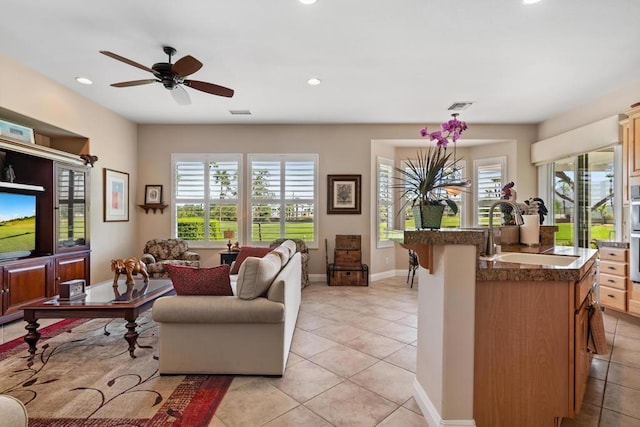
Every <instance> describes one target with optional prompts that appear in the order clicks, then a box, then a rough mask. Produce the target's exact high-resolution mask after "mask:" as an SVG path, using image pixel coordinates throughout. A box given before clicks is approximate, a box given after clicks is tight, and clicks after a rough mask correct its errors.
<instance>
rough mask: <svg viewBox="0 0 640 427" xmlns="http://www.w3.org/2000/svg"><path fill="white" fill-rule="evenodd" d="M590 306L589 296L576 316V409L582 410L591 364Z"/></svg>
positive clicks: (577, 410)
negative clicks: (589, 345)
mask: <svg viewBox="0 0 640 427" xmlns="http://www.w3.org/2000/svg"><path fill="white" fill-rule="evenodd" d="M588 306H589V302H588V298H587V299H585V301H584V303H583V304H582V306H581V307H580V309H579V310H578V312H577V313H576V316H575V328H576V330H575V348H574V351H575V369H576V371H575V411H576V414H577V413H578V412H580V407H581V406H582V399H583V398H584V392H585V389H586V388H587V379H588V377H589V367H590V366H591V353H589V351H588V350H587V340H588V334H589V310H588V309H587V307H588Z"/></svg>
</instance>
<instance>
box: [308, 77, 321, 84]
mask: <svg viewBox="0 0 640 427" xmlns="http://www.w3.org/2000/svg"><path fill="white" fill-rule="evenodd" d="M307 83H308V84H310V85H311V86H318V85H319V84H320V83H322V80H320V79H319V78H317V77H311V78H310V79H309V80H307Z"/></svg>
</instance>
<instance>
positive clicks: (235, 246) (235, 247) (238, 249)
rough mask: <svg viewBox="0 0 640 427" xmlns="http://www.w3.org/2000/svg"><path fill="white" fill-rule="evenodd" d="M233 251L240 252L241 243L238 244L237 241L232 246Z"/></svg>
mask: <svg viewBox="0 0 640 427" xmlns="http://www.w3.org/2000/svg"><path fill="white" fill-rule="evenodd" d="M231 251H232V252H240V242H238V241H237V240H236V241H235V242H234V243H233V245H231Z"/></svg>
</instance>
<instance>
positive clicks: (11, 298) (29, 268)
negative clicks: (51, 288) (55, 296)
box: [2, 258, 52, 315]
mask: <svg viewBox="0 0 640 427" xmlns="http://www.w3.org/2000/svg"><path fill="white" fill-rule="evenodd" d="M51 277H52V269H51V259H50V258H44V259H43V258H40V259H37V260H34V261H26V262H25V261H22V262H20V263H17V264H7V265H5V266H4V268H3V272H2V281H3V282H4V289H5V294H4V297H5V301H6V305H5V309H4V312H3V313H2V314H3V315H6V314H11V313H15V312H16V311H19V310H20V309H21V308H22V307H24V306H25V305H28V304H33V303H36V302H40V301H43V300H45V299H46V298H47V283H50V281H51Z"/></svg>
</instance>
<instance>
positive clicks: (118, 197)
mask: <svg viewBox="0 0 640 427" xmlns="http://www.w3.org/2000/svg"><path fill="white" fill-rule="evenodd" d="M103 192H104V222H116V221H129V174H128V173H126V172H119V171H115V170H111V169H107V168H104V169H103Z"/></svg>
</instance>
